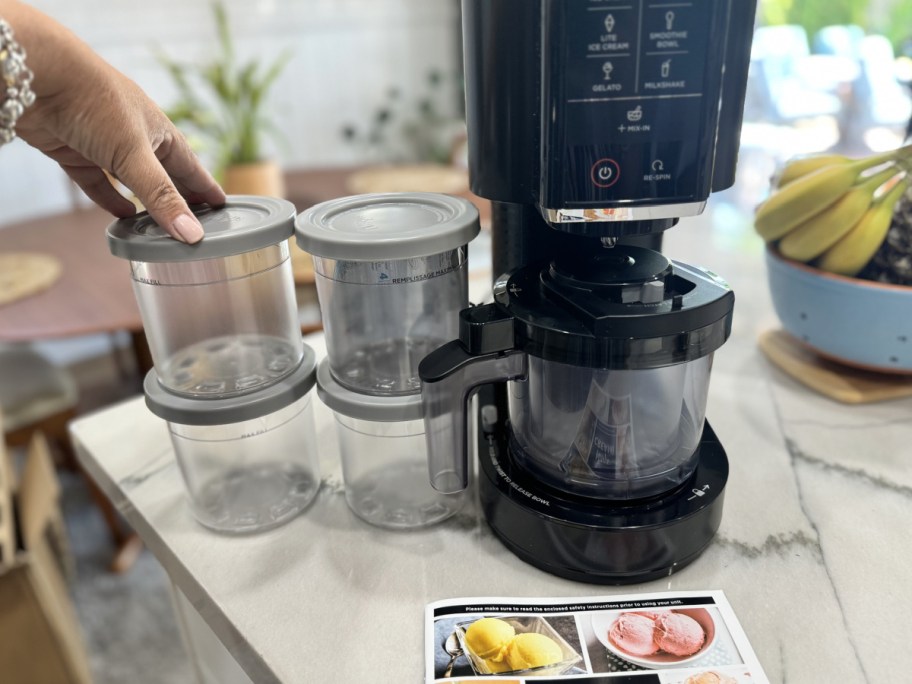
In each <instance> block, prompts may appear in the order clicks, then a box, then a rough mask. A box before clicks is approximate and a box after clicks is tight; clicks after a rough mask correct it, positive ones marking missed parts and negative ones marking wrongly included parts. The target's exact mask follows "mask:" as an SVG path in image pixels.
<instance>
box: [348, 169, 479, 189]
mask: <svg viewBox="0 0 912 684" xmlns="http://www.w3.org/2000/svg"><path fill="white" fill-rule="evenodd" d="M346 186H347V187H348V190H349V192H352V193H355V194H361V193H372V192H442V193H447V194H450V195H458V194H460V193H463V192H467V191H468V189H469V174H468V171H466V170H465V169H460V168H457V167H455V166H444V165H442V164H410V165H401V166H377V167H373V168H369V169H364V170H363V171H357V172H356V173H353V174H352V175H351V176H349V178H348V180H347V181H346Z"/></svg>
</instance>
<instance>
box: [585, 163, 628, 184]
mask: <svg viewBox="0 0 912 684" xmlns="http://www.w3.org/2000/svg"><path fill="white" fill-rule="evenodd" d="M589 176H590V178H592V183H593V184H594V185H596V186H597V187H600V188H610V187H611V186H612V185H614V184H615V183H617V182H618V178H620V177H621V167H620V166H618V163H617V162H616V161H614V159H599V160H598V161H597V162H595V164H593V165H592V171H590V172H589Z"/></svg>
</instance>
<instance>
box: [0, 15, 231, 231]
mask: <svg viewBox="0 0 912 684" xmlns="http://www.w3.org/2000/svg"><path fill="white" fill-rule="evenodd" d="M0 10H2V11H0V16H4V18H6V19H7V20H8V21H10V23H11V24H12V25H13V28H14V31H15V32H16V37H17V39H18V40H19V41H20V42H21V43H22V45H23V47H24V48H25V50H26V54H27V58H26V61H27V64H28V65H29V67H30V68H31V69H32V71H33V72H34V73H35V78H34V82H33V89H34V90H35V94H36V96H37V97H36V100H35V104H34V105H32V106H31V107H30V108H29V109H27V110H26V112H25V114H23V116H22V117H21V118H20V119H19V122H18V124H17V126H16V134H17V135H18V136H19V137H21V138H22V139H23V140H25V141H26V142H27V143H29V144H30V145H32V146H34V147H36V148H38V149H39V150H41V151H42V152H44V153H45V154H46V155H47V156H49V157H50V158H51V159H54V160H55V161H56V162H57V163H58V164H60V166H61V168H63V170H64V171H65V172H66V173H67V175H68V176H69V177H70V178H72V179H73V181H75V182H76V183H77V184H78V185H79V186H80V187H81V188H82V189H83V190H84V191H85V193H86V194H87V195H88V196H89V197H90V198H91V199H92V200H93V201H94V202H96V203H97V204H98V205H99V206H101V207H103V208H104V209H106V210H107V211H109V212H111V213H112V214H114V215H115V216H117V217H121V218H124V217H128V216H132V215H133V214H135V213H136V208H135V207H134V205H133V203H132V202H131V201H129V200H128V199H126V198H125V197H123V196H122V195H121V194H120V193H119V192H117V190H116V189H115V188H114V187H113V186H112V185H111V183H110V181H109V180H108V178H107V176H106V175H105V173H104V171H105V170H107V171H109V172H110V173H111V174H112V175H113V176H114V177H116V178H117V179H118V180H119V181H120V182H121V183H123V184H124V185H125V186H126V187H128V188H129V189H130V190H132V191H133V192H134V193H135V195H136V196H137V198H139V200H140V201H141V202H142V203H143V205H144V206H145V207H146V209H147V210H148V212H149V214H150V215H151V216H152V218H154V219H155V221H156V223H158V224H159V225H160V226H161V227H162V228H163V229H164V230H166V231H167V232H168V233H169V234H170V235H171V236H172V237H174V238H177V239H178V240H182V241H183V242H187V243H194V242H198V241H199V240H201V239H202V237H203V229H202V226H201V225H200V223H199V221H198V220H197V219H196V217H195V216H194V215H193V213H192V212H191V211H190V209H189V208H188V206H187V202H190V203H193V204H198V203H208V204H212V205H215V206H219V205H222V204H224V203H225V193H224V192H223V191H222V189H221V188H220V187H219V185H218V184H217V183H216V182H215V180H214V179H213V178H212V176H211V175H210V174H209V173H208V172H207V171H206V170H205V169H204V168H203V166H202V164H201V163H200V162H199V160H198V159H197V157H196V156H195V155H194V154H193V152H192V151H191V150H190V147H189V145H188V144H187V141H186V139H185V138H184V137H183V135H182V134H181V133H180V132H179V131H178V130H177V128H176V127H175V126H174V124H172V123H171V121H170V120H169V119H168V117H167V116H165V114H164V113H163V112H162V111H161V109H159V108H158V106H156V105H155V103H153V102H152V101H151V100H150V99H149V98H148V96H146V95H145V93H144V92H143V91H142V90H141V89H140V88H139V86H137V85H136V84H135V83H134V82H133V81H131V80H130V79H128V78H127V77H126V76H124V75H123V74H121V73H120V72H118V71H117V70H116V69H114V68H113V67H111V66H110V65H109V64H107V63H106V62H105V61H104V60H102V59H101V58H100V57H99V56H98V55H96V54H95V53H94V52H93V51H92V50H91V49H90V48H89V47H88V46H87V45H85V44H84V43H83V42H82V41H80V40H79V39H78V38H76V36H74V35H73V34H72V33H70V32H69V31H67V30H66V29H64V28H63V27H62V26H60V25H59V24H57V23H56V22H54V21H53V20H52V19H50V18H49V17H47V16H45V15H43V14H41V13H40V12H38V11H37V10H34V9H32V8H30V7H27V6H25V5H22V4H20V3H14V2H6V1H5V0H0ZM10 14H12V16H13V19H11V18H10ZM14 19H17V20H16V21H14Z"/></svg>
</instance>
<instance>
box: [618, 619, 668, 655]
mask: <svg viewBox="0 0 912 684" xmlns="http://www.w3.org/2000/svg"><path fill="white" fill-rule="evenodd" d="M654 632H655V621H653V619H652V618H649V617H646V616H645V615H641V614H639V613H621V615H620V616H619V617H618V619H617V620H615V621H614V624H613V625H611V629H610V630H608V638H609V639H611V642H612V643H613V644H614V645H615V646H617V647H618V648H619V649H621V650H622V651H624V652H625V653H629V654H630V655H635V656H648V655H652V654H653V653H655V652H657V651H658V650H659V647H658V646H657V645H656V642H655V638H654Z"/></svg>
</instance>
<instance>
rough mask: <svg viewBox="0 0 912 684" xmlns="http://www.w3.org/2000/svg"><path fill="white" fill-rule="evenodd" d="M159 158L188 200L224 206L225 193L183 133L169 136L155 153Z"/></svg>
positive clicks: (174, 133) (176, 132) (175, 132)
mask: <svg viewBox="0 0 912 684" xmlns="http://www.w3.org/2000/svg"><path fill="white" fill-rule="evenodd" d="M156 156H157V157H158V159H159V161H160V162H161V165H162V166H163V167H164V169H165V171H167V172H168V175H170V176H171V178H172V179H173V180H174V182H175V185H176V186H177V187H178V189H180V191H181V194H182V195H183V196H184V197H186V198H187V200H188V201H190V202H193V203H200V202H206V203H208V204H211V205H213V206H221V205H223V204H224V203H225V191H224V190H222V188H221V187H220V186H219V184H218V183H217V182H216V181H215V179H214V178H213V177H212V175H211V174H210V173H209V172H208V171H207V170H206V168H205V167H204V166H203V165H202V164H201V163H200V160H199V158H198V157H197V156H196V155H195V154H194V153H193V150H191V149H190V144H189V143H188V142H187V139H186V138H184V136H183V135H181V134H180V132H178V131H174V132H173V133H172V134H171V135H170V136H168V137H167V138H166V142H165V143H163V144H162V145H161V146H159V148H158V150H156Z"/></svg>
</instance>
